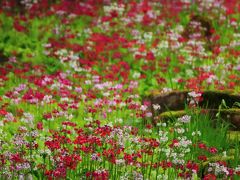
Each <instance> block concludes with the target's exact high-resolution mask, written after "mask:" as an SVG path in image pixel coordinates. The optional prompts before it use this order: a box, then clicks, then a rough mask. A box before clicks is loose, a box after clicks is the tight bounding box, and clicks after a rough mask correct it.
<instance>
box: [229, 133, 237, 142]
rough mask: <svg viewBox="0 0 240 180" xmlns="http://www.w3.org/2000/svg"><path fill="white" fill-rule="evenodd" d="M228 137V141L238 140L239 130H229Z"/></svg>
mask: <svg viewBox="0 0 240 180" xmlns="http://www.w3.org/2000/svg"><path fill="white" fill-rule="evenodd" d="M228 139H229V140H230V141H236V140H240V131H229V132H228Z"/></svg>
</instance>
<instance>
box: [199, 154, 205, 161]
mask: <svg viewBox="0 0 240 180" xmlns="http://www.w3.org/2000/svg"><path fill="white" fill-rule="evenodd" d="M198 160H200V161H207V156H204V155H201V156H198Z"/></svg>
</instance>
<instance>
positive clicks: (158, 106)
mask: <svg viewBox="0 0 240 180" xmlns="http://www.w3.org/2000/svg"><path fill="white" fill-rule="evenodd" d="M152 106H153V109H154V110H155V111H156V110H159V109H161V106H160V105H159V104H153V105H152Z"/></svg>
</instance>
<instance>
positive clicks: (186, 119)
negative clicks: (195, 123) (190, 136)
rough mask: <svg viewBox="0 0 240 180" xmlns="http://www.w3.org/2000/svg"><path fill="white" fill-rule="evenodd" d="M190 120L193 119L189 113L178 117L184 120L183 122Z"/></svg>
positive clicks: (180, 120) (181, 120)
mask: <svg viewBox="0 0 240 180" xmlns="http://www.w3.org/2000/svg"><path fill="white" fill-rule="evenodd" d="M190 120H191V116H189V115H184V116H182V117H180V118H178V121H179V122H182V123H189V122H190Z"/></svg>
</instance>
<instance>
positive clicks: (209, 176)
mask: <svg viewBox="0 0 240 180" xmlns="http://www.w3.org/2000/svg"><path fill="white" fill-rule="evenodd" d="M216 179H217V178H216V176H215V175H214V174H207V175H206V176H204V178H203V180H216Z"/></svg>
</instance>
